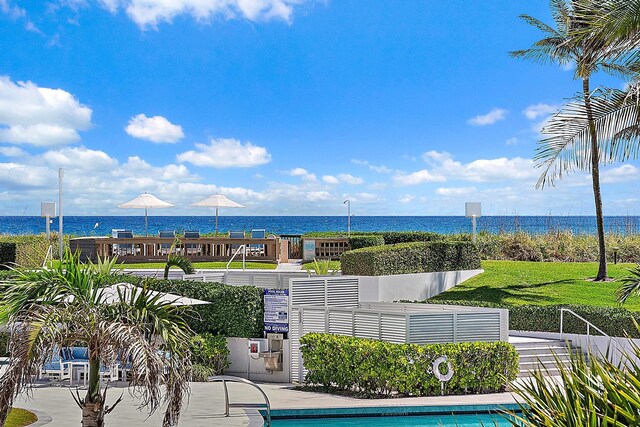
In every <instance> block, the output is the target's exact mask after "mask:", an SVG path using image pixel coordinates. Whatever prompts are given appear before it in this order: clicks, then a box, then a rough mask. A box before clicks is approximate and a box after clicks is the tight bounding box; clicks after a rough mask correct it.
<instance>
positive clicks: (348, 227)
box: [343, 199, 351, 237]
mask: <svg viewBox="0 0 640 427" xmlns="http://www.w3.org/2000/svg"><path fill="white" fill-rule="evenodd" d="M343 203H346V204H347V237H351V200H349V199H347V200H345V201H344V202H343Z"/></svg>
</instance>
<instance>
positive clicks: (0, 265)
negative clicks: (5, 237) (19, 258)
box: [0, 242, 16, 270]
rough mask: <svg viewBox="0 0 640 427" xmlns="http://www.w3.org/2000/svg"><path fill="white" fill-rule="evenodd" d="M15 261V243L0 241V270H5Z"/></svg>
mask: <svg viewBox="0 0 640 427" xmlns="http://www.w3.org/2000/svg"><path fill="white" fill-rule="evenodd" d="M15 263H16V244H15V243H9V242H0V270H6V269H8V268H9V266H11V265H14V264H15Z"/></svg>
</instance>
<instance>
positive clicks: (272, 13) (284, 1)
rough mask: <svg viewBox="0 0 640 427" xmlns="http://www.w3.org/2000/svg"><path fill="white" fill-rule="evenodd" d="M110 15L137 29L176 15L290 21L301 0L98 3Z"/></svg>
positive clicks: (105, 0) (117, 0)
mask: <svg viewBox="0 0 640 427" xmlns="http://www.w3.org/2000/svg"><path fill="white" fill-rule="evenodd" d="M99 1H100V3H102V5H104V6H105V7H106V8H107V9H109V10H111V11H112V12H114V13H115V12H117V11H118V10H120V9H123V10H125V11H126V13H127V15H128V16H129V18H131V20H132V21H133V22H135V23H136V24H137V25H138V26H140V27H143V28H144V27H152V28H155V27H156V26H157V25H158V24H159V23H160V22H169V23H170V22H172V21H173V19H174V18H175V17H177V16H180V15H190V16H192V17H193V18H194V19H196V20H197V21H208V20H210V19H212V18H214V17H221V18H223V19H227V20H228V19H236V18H242V19H248V20H250V21H270V20H281V21H284V22H291V19H292V16H293V8H294V7H295V6H296V5H299V4H301V3H303V2H304V1H305V0H99Z"/></svg>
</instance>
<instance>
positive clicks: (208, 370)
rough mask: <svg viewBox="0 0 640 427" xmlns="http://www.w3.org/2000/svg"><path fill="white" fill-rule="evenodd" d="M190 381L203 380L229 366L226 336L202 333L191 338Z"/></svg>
mask: <svg viewBox="0 0 640 427" xmlns="http://www.w3.org/2000/svg"><path fill="white" fill-rule="evenodd" d="M191 363H192V364H193V371H192V381H199V382H205V381H207V378H208V377H210V376H212V375H221V374H223V373H224V370H225V369H227V368H228V367H229V349H228V348H227V338H226V337H223V336H219V335H212V334H209V333H206V332H205V333H202V334H199V335H196V336H194V337H193V338H192V339H191Z"/></svg>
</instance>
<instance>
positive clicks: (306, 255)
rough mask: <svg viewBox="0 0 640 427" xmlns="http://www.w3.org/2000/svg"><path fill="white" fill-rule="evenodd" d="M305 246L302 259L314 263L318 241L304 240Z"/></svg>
mask: <svg viewBox="0 0 640 427" xmlns="http://www.w3.org/2000/svg"><path fill="white" fill-rule="evenodd" d="M303 242H304V246H303V248H302V258H303V259H304V260H305V261H313V259H314V258H315V257H316V241H315V240H309V239H304V240H303Z"/></svg>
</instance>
